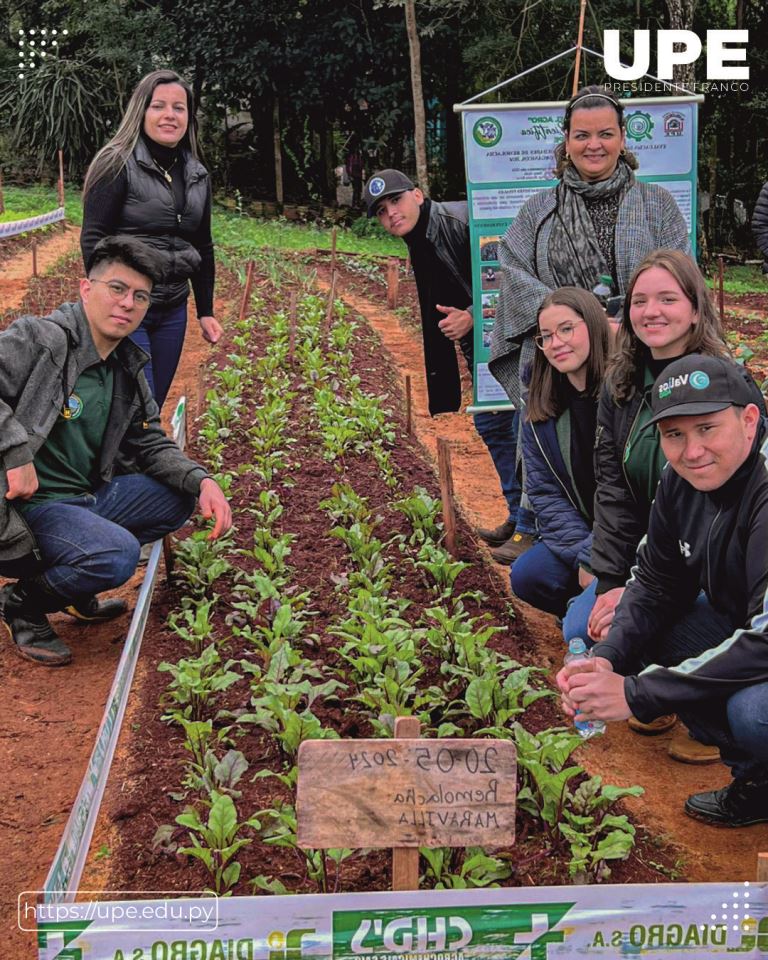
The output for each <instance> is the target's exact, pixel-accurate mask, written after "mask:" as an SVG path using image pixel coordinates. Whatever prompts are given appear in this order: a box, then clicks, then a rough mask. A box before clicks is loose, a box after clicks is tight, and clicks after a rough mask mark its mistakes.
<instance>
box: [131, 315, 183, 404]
mask: <svg viewBox="0 0 768 960" xmlns="http://www.w3.org/2000/svg"><path fill="white" fill-rule="evenodd" d="M186 331H187V302H186V300H185V301H184V303H179V304H177V305H176V306H175V307H166V306H164V305H163V304H162V303H153V304H152V306H150V308H149V310H147V315H146V316H145V317H144V319H143V321H142V323H141V326H140V327H139V328H138V330H135V331H134V332H133V333H132V334H131V340H133V342H134V343H135V344H136V345H137V346H139V347H141V349H142V350H144V352H145V353H148V354H149V357H150V359H149V363H148V364H147V365H146V366H145V367H144V373H145V374H146V376H147V380H148V381H149V388H150V390H151V391H152V395H153V396H154V398H155V400H156V402H157V405H158V407H162V406H163V403H164V402H165V398H166V397H167V396H168V391H169V390H170V388H171V382H172V380H173V376H174V374H175V373H176V367H178V365H179V358H180V357H181V350H182V347H183V346H184V334H185V333H186Z"/></svg>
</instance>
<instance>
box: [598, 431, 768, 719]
mask: <svg viewBox="0 0 768 960" xmlns="http://www.w3.org/2000/svg"><path fill="white" fill-rule="evenodd" d="M767 455H768V434H767V433H766V429H765V426H764V424H763V425H761V427H760V430H759V432H758V436H757V437H756V439H755V443H754V445H753V449H752V452H751V454H750V456H749V457H748V458H747V460H746V462H745V463H744V464H743V465H742V466H741V467H740V468H739V469H738V470H737V471H736V473H735V474H734V475H733V476H732V477H731V479H730V480H729V481H728V482H727V483H726V484H724V485H723V486H722V487H720V488H719V489H718V490H714V491H712V492H710V493H702V492H700V491H698V490H695V489H694V488H693V487H692V486H691V485H690V484H689V483H688V482H687V481H686V480H683V479H682V477H680V476H679V475H678V474H677V473H675V472H674V470H672V469H671V467H666V468H665V470H664V473H663V475H662V478H661V481H660V482H659V486H658V490H657V493H656V499H655V501H654V504H653V508H652V510H651V515H650V523H649V528H648V535H647V538H646V539H645V540H644V541H643V543H642V545H641V547H640V549H639V551H638V555H637V564H636V566H635V567H634V568H633V570H632V578H631V580H630V582H629V584H628V585H627V589H626V590H625V592H624V596H623V597H622V600H621V603H620V604H619V606H618V607H617V609H616V616H615V617H614V620H613V623H612V625H611V629H610V632H609V633H608V636H607V637H606V639H605V640H604V641H603V642H602V643H600V644H599V653H600V656H603V657H606V658H607V659H608V660H610V662H611V663H612V665H613V668H614V670H615V671H616V672H617V673H621V674H624V675H625V676H626V675H627V674H632V673H633V672H635V671H636V670H637V668H638V666H639V665H640V664H641V663H642V661H643V659H644V657H643V654H644V650H645V648H646V646H647V644H648V643H649V642H653V641H654V640H658V639H659V638H660V637H663V635H664V629H665V628H666V627H668V625H669V624H670V623H671V622H673V621H674V620H676V619H677V618H678V617H679V615H680V613H681V611H683V610H685V609H686V607H688V606H690V605H691V604H692V603H693V601H694V600H695V599H696V596H697V595H698V594H699V592H700V591H701V590H704V591H705V593H706V594H707V597H708V599H709V602H710V603H711V605H712V606H713V607H714V608H715V610H717V611H718V612H719V613H722V614H723V615H724V616H725V617H726V619H728V620H729V621H730V623H731V625H732V626H731V629H732V633H731V634H730V635H729V636H725V637H723V639H722V642H721V643H719V644H718V645H717V646H716V647H713V648H712V649H710V650H708V651H706V652H705V653H703V654H701V655H700V656H698V657H694V658H691V659H689V660H686V661H684V662H683V663H681V664H678V665H677V666H674V667H661V666H649V667H647V668H646V669H645V670H644V671H643V672H642V673H641V674H640V675H639V676H626V679H625V682H624V692H625V695H626V697H627V702H628V704H629V706H630V708H631V710H632V713H633V714H634V715H635V716H636V717H637V718H638V719H639V720H643V721H646V720H650V719H653V718H654V717H657V716H660V715H661V714H664V713H669V712H670V711H672V710H675V709H677V708H679V707H681V706H682V705H683V704H687V703H695V702H697V701H698V702H701V701H704V700H708V699H722V698H727V697H729V696H731V695H732V694H733V693H735V692H736V691H737V690H740V689H742V688H743V687H747V686H750V685H752V684H755V683H763V682H765V681H768V563H766V557H768V466H767V465H766V456H767Z"/></svg>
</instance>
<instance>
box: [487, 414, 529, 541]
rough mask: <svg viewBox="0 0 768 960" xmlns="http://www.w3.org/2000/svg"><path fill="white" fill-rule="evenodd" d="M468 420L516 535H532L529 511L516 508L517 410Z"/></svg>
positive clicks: (517, 494) (518, 501) (518, 489)
mask: <svg viewBox="0 0 768 960" xmlns="http://www.w3.org/2000/svg"><path fill="white" fill-rule="evenodd" d="M472 419H473V420H474V422H475V429H476V430H477V432H478V434H479V435H480V437H481V439H482V441H483V443H484V444H485V445H486V447H487V448H488V453H490V455H491V459H492V460H493V465H494V467H496V473H497V474H498V475H499V481H500V482H501V492H502V493H503V494H504V499H505V500H506V501H507V510H508V512H509V520H510V522H511V523H514V524H515V530H516V532H517V533H527V534H534V533H535V532H536V524H535V521H534V517H533V512H532V511H531V510H528V509H526V508H525V507H522V506H521V505H520V497H521V495H522V492H523V489H522V486H521V485H520V481H519V480H518V477H517V463H516V461H517V432H518V428H519V424H520V414H519V413H518V411H517V410H498V411H496V412H491V411H488V412H487V413H476V414H474V416H473V417H472Z"/></svg>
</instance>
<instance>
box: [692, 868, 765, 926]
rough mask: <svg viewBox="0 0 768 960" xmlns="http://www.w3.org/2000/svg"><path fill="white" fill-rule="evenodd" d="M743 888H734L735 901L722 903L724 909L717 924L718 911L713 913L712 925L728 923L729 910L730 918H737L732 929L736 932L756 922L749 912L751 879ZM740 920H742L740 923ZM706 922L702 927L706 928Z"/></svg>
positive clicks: (721, 906) (746, 881)
mask: <svg viewBox="0 0 768 960" xmlns="http://www.w3.org/2000/svg"><path fill="white" fill-rule="evenodd" d="M743 887H744V889H743V890H734V891H733V903H731V904H728V903H721V904H720V909H721V910H722V911H723V912H722V913H721V914H720V917H719V920H720V923H719V924H717V921H718V916H717V914H716V913H711V914H710V915H709V916H710V919H711V920H712V921H713V924H712V926H713V927H714V926H715V925H718V926H722V925H723V924H724V923H725V924H727V923H728V920H729V915H728V911H729V910H730V911H731V913H730V919H731V920H732V921H733V920H735V921H736V923H733V924H732V926H731V929H732V930H733V931H735V932H738V931H739V930H749V928H750V927H751V926H752V924H753V923H754V919H753V918H752V917H751V916H750V914H749V912H748V911H749V889H748V888H749V880H745V881H744V884H743ZM739 921H741V922H740V923H739ZM705 928H706V924H702V925H701V929H702V930H704V929H705Z"/></svg>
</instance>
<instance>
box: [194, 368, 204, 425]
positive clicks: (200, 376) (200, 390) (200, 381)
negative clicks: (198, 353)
mask: <svg viewBox="0 0 768 960" xmlns="http://www.w3.org/2000/svg"><path fill="white" fill-rule="evenodd" d="M204 400H205V367H200V369H199V370H198V373H197V406H196V407H195V416H196V417H199V416H200V414H201V413H202V412H203V401H204Z"/></svg>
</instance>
